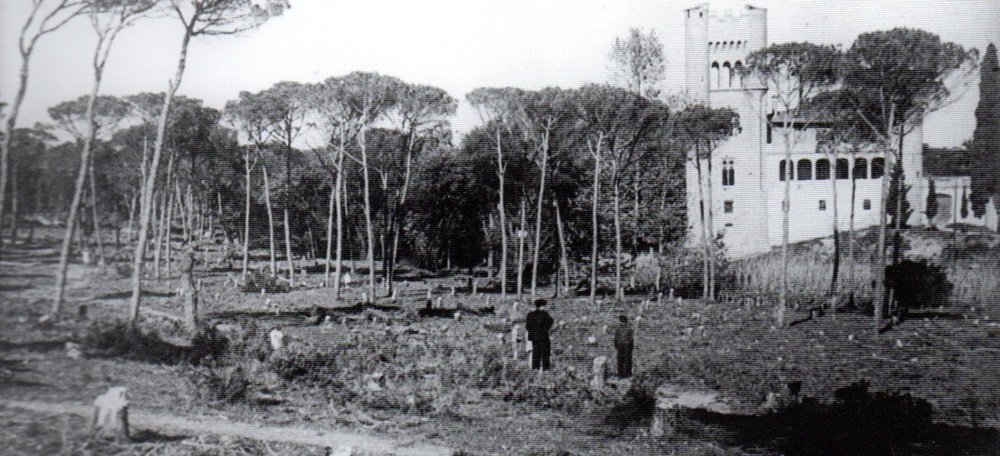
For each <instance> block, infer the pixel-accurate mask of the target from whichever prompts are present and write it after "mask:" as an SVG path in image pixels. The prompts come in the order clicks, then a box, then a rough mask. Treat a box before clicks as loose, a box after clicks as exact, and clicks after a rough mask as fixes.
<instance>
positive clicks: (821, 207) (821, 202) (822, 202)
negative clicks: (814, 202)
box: [819, 200, 826, 211]
mask: <svg viewBox="0 0 1000 456" xmlns="http://www.w3.org/2000/svg"><path fill="white" fill-rule="evenodd" d="M819 210H821V211H825V210H826V200H819Z"/></svg>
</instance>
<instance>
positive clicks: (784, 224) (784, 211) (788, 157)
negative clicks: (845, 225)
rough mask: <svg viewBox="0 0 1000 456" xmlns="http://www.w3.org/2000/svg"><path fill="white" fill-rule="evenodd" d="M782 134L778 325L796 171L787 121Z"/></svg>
mask: <svg viewBox="0 0 1000 456" xmlns="http://www.w3.org/2000/svg"><path fill="white" fill-rule="evenodd" d="M783 127H784V128H782V136H783V137H784V141H785V166H786V168H785V196H784V199H782V202H781V290H780V291H779V292H778V309H777V312H775V313H776V319H777V320H778V326H783V325H784V324H785V307H786V305H785V303H786V301H787V299H788V234H789V210H791V206H792V201H791V199H792V179H793V178H794V176H795V173H794V172H793V170H794V171H797V170H796V168H795V165H793V164H792V142H791V141H792V138H791V132H789V131H788V129H789V127H790V126H789V125H788V124H787V122H786V123H785V125H783Z"/></svg>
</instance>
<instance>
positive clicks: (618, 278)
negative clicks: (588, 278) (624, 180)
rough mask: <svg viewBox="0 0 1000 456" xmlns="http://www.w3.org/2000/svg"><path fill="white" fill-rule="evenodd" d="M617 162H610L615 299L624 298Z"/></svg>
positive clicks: (619, 185) (619, 184)
mask: <svg viewBox="0 0 1000 456" xmlns="http://www.w3.org/2000/svg"><path fill="white" fill-rule="evenodd" d="M618 179H619V174H618V160H612V161H611V187H612V190H613V192H614V212H615V214H614V215H615V299H618V300H622V299H624V298H625V293H624V290H623V289H622V217H621V197H620V195H619V193H618V189H619V187H621V183H620V182H618Z"/></svg>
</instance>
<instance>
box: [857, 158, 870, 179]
mask: <svg viewBox="0 0 1000 456" xmlns="http://www.w3.org/2000/svg"><path fill="white" fill-rule="evenodd" d="M854 178H855V179H868V160H865V159H864V158H855V159H854Z"/></svg>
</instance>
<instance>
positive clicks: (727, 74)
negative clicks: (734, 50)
mask: <svg viewBox="0 0 1000 456" xmlns="http://www.w3.org/2000/svg"><path fill="white" fill-rule="evenodd" d="M730 43H731V42H730ZM722 79H724V80H725V81H726V84H727V85H726V87H732V86H733V67H732V66H731V65H729V62H726V63H723V64H722ZM721 83H722V81H719V84H721Z"/></svg>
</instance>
